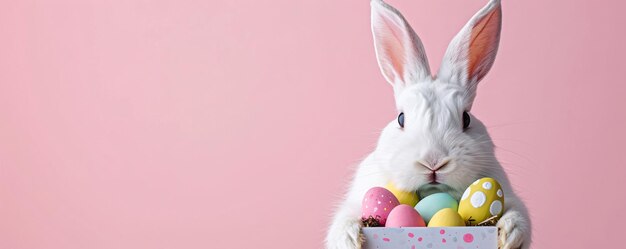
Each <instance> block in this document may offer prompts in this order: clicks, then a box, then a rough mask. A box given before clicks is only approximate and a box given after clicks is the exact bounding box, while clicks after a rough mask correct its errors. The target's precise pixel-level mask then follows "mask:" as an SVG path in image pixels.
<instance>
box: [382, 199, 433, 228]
mask: <svg viewBox="0 0 626 249" xmlns="http://www.w3.org/2000/svg"><path fill="white" fill-rule="evenodd" d="M424 226H426V223H425V222H424V219H422V216H420V214H419V213H418V212H417V211H416V210H415V208H413V207H412V206H409V205H406V204H400V205H398V206H396V207H395V208H393V209H392V210H391V212H390V213H389V217H387V223H386V224H385V227H424Z"/></svg>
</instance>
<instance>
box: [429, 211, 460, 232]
mask: <svg viewBox="0 0 626 249" xmlns="http://www.w3.org/2000/svg"><path fill="white" fill-rule="evenodd" d="M462 226H465V222H464V221H463V218H461V215H459V213H457V212H456V211H455V210H454V209H452V208H444V209H441V210H439V212H437V213H436V214H435V215H433V217H432V218H431V219H430V222H428V227H462Z"/></svg>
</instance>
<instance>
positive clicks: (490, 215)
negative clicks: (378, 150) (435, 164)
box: [361, 177, 504, 249]
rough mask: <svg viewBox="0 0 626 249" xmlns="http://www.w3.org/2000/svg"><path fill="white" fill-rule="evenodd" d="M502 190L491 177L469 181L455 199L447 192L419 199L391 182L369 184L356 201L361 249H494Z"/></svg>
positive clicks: (501, 203)
mask: <svg viewBox="0 0 626 249" xmlns="http://www.w3.org/2000/svg"><path fill="white" fill-rule="evenodd" d="M503 210H504V194H503V191H502V189H501V187H500V184H499V183H498V182H497V181H496V180H495V179H493V178H488V177H486V178H482V179H479V180H476V181H474V182H473V183H472V184H471V185H470V186H469V187H468V188H467V189H466V190H465V192H464V193H463V195H462V196H461V198H460V200H458V201H457V200H456V199H454V198H453V197H452V196H451V195H449V194H447V193H434V194H430V195H428V196H426V197H424V198H422V199H421V200H419V196H417V193H415V192H404V191H401V190H398V189H397V188H395V187H394V185H393V184H388V185H387V186H386V187H385V188H383V187H374V188H371V189H370V190H369V191H367V193H366V194H365V196H364V198H363V202H362V214H361V215H362V216H361V220H362V222H363V228H362V233H363V236H364V238H365V241H364V244H363V248H364V249H418V248H427V249H448V248H450V249H497V248H498V229H497V227H496V226H495V225H496V223H497V221H498V218H499V217H501V216H502V213H503Z"/></svg>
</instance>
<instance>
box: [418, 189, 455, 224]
mask: <svg viewBox="0 0 626 249" xmlns="http://www.w3.org/2000/svg"><path fill="white" fill-rule="evenodd" d="M444 208H450V209H452V210H454V211H455V212H456V210H457V209H458V208H459V204H458V203H457V202H456V200H455V199H454V197H452V196H451V195H449V194H447V193H435V194H432V195H429V196H426V197H425V198H424V199H422V200H421V201H420V202H418V203H417V205H416V206H415V209H416V210H417V212H419V213H420V214H421V215H422V217H423V218H424V221H426V223H428V222H430V219H431V218H432V217H433V215H435V214H436V213H437V212H439V210H442V209H444Z"/></svg>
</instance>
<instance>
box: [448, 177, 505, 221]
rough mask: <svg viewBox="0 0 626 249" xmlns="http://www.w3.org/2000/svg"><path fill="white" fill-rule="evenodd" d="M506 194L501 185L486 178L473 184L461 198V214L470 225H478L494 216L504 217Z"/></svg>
mask: <svg viewBox="0 0 626 249" xmlns="http://www.w3.org/2000/svg"><path fill="white" fill-rule="evenodd" d="M503 211H504V193H503V192H502V188H501V187H500V183H498V181H496V180H495V179H493V178H489V177H485V178H481V179H478V180H476V181H475V182H474V183H472V184H471V185H470V186H469V187H467V189H466V190H465V192H464V193H463V196H462V197H461V202H460V203H459V214H460V215H461V217H463V220H465V221H466V222H467V223H468V224H471V225H476V224H478V223H481V222H483V221H485V220H486V219H489V218H491V217H493V216H498V217H501V216H502V212H503Z"/></svg>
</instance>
